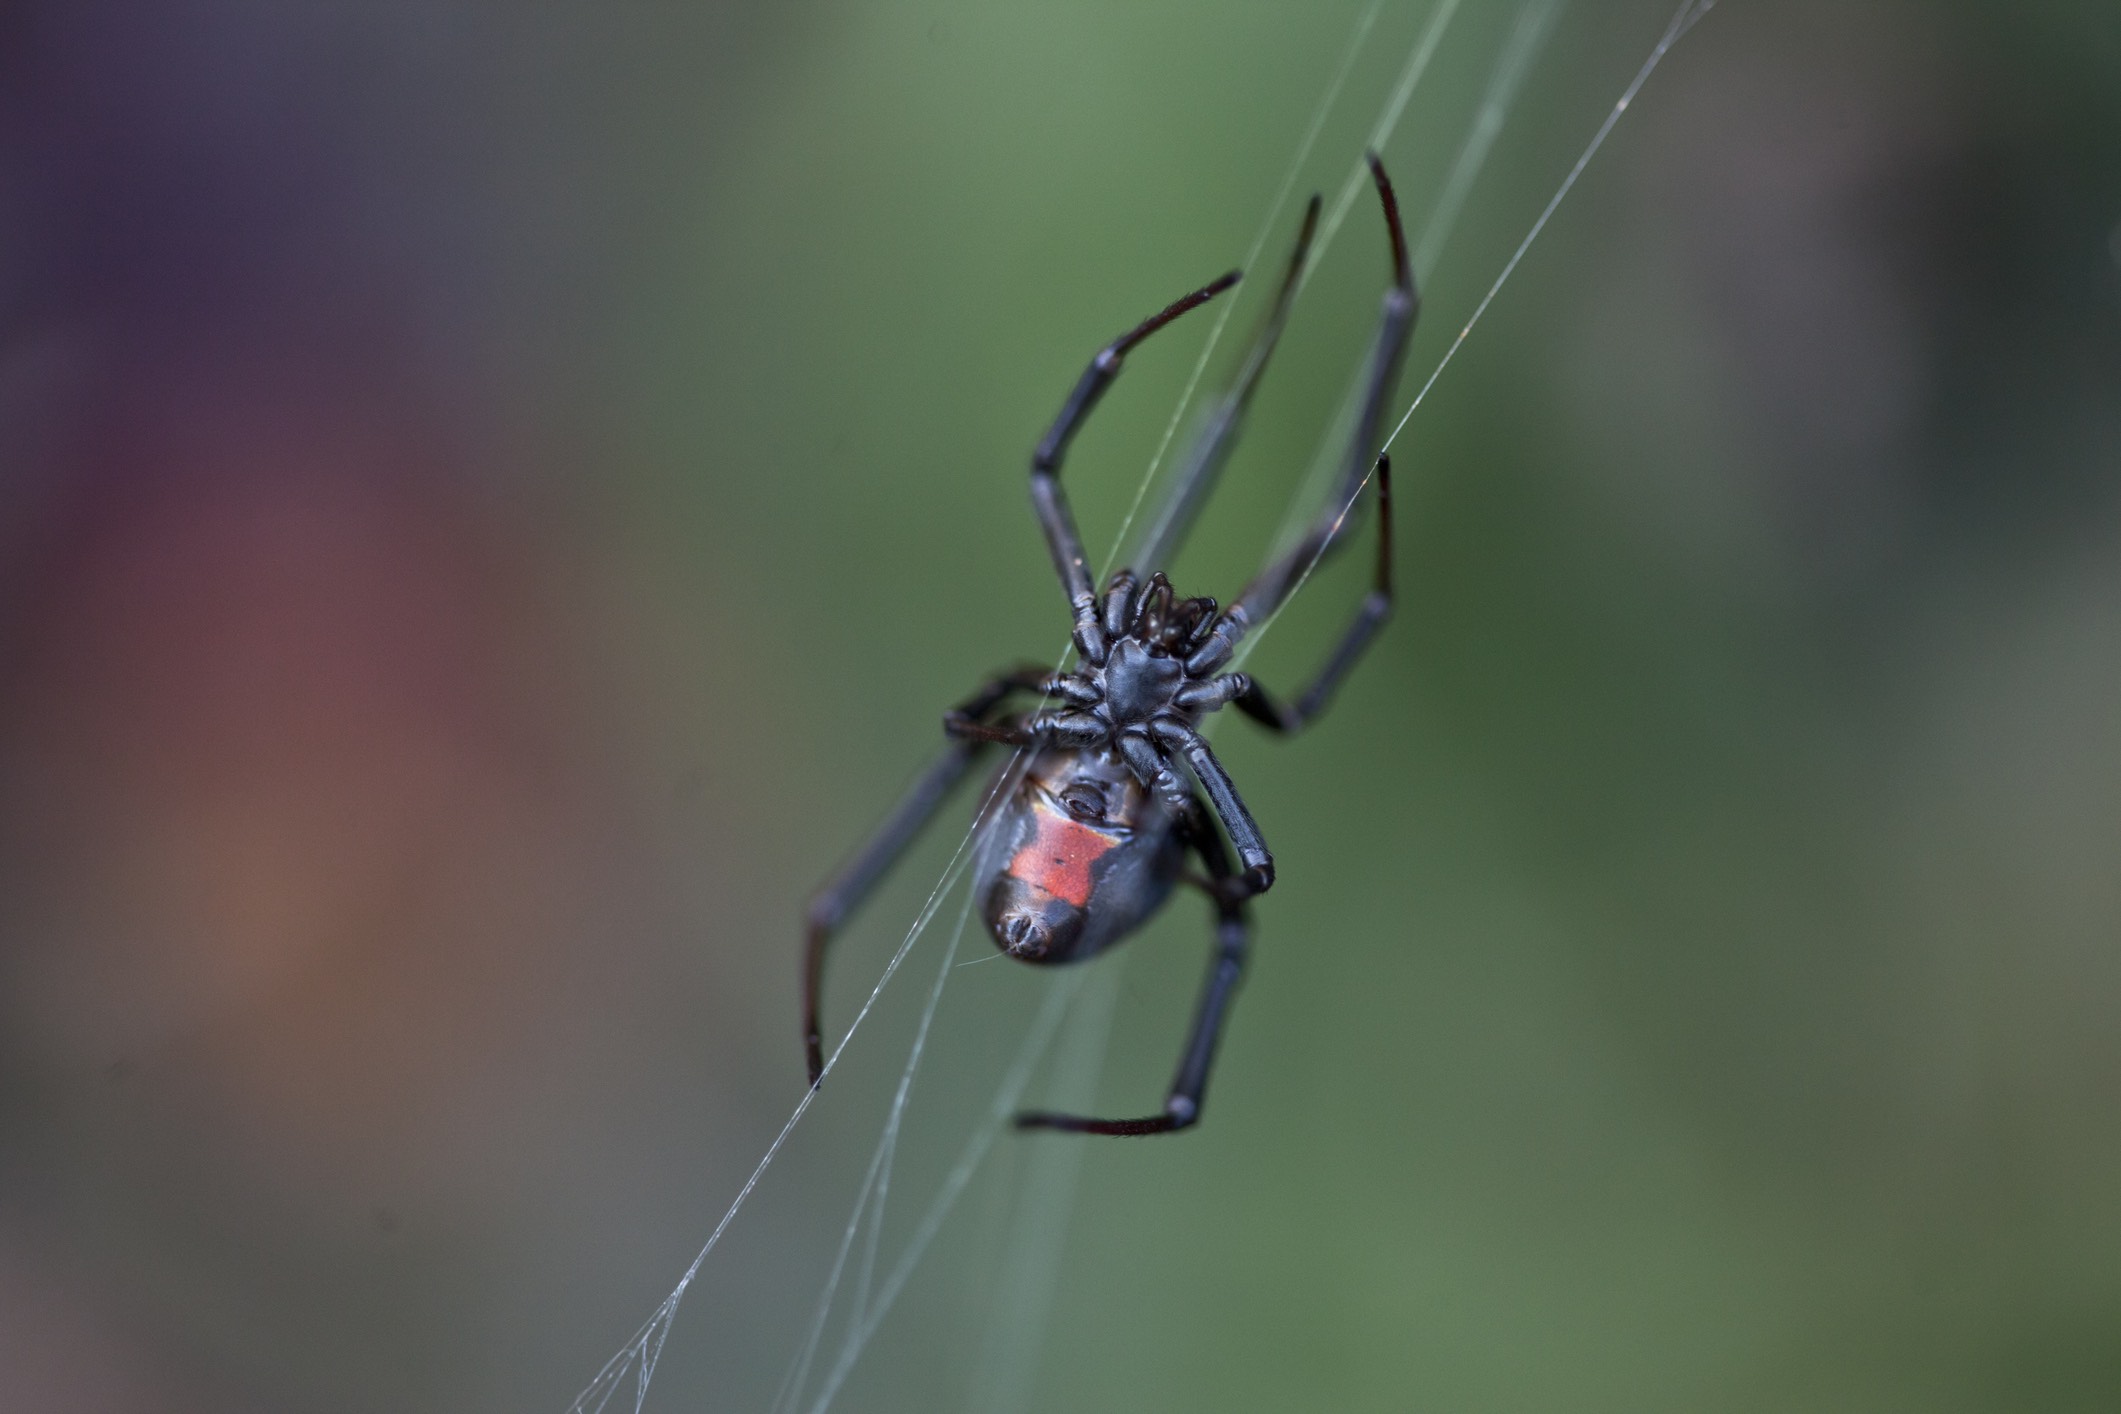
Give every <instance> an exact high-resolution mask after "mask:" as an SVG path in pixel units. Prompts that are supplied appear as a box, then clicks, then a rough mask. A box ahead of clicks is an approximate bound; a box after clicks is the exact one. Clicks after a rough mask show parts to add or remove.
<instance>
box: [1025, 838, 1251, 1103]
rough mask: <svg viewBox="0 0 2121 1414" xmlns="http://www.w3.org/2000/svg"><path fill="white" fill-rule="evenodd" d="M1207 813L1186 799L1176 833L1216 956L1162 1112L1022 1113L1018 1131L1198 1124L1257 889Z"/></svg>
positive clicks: (1239, 975)
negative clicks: (1208, 908) (1189, 855)
mask: <svg viewBox="0 0 2121 1414" xmlns="http://www.w3.org/2000/svg"><path fill="white" fill-rule="evenodd" d="M1207 813H1208V812H1207V811H1206V810H1204V809H1203V808H1202V807H1201V805H1200V802H1199V801H1198V800H1197V799H1195V800H1191V801H1189V803H1188V808H1187V810H1186V812H1185V814H1184V815H1182V816H1181V822H1182V823H1181V824H1180V827H1179V828H1180V831H1181V833H1182V834H1183V836H1184V837H1185V840H1186V843H1187V844H1188V845H1189V846H1191V848H1192V849H1193V851H1194V852H1195V853H1196V854H1198V855H1199V856H1200V861H1201V865H1202V867H1203V868H1205V869H1206V870H1207V874H1208V877H1207V878H1206V879H1205V880H1202V879H1199V878H1194V877H1193V876H1188V878H1189V881H1190V882H1193V883H1196V884H1199V885H1201V886H1202V888H1203V890H1204V891H1205V892H1206V893H1207V895H1208V898H1209V900H1210V902H1212V903H1213V905H1214V907H1215V951H1214V952H1213V953H1212V954H1211V955H1210V956H1209V959H1208V976H1207V979H1206V980H1205V981H1204V982H1203V983H1202V984H1201V989H1200V1001H1199V1003H1198V1004H1197V1005H1196V1006H1195V1007H1194V1010H1193V1025H1192V1028H1191V1029H1190V1030H1189V1031H1188V1032H1187V1033H1186V1046H1185V1050H1184V1051H1182V1052H1181V1053H1180V1055H1179V1060H1178V1072H1177V1074H1175V1075H1174V1076H1172V1078H1171V1089H1170V1091H1169V1092H1168V1094H1167V1095H1166V1096H1165V1099H1164V1111H1163V1113H1162V1114H1155V1115H1144V1116H1142V1117H1141V1118H1140V1119H1089V1118H1086V1117H1084V1116H1082V1115H1064V1114H1054V1113H1051V1112H1050V1111H1046V1110H1027V1111H1024V1112H1023V1113H1020V1114H1018V1115H1017V1117H1016V1127H1017V1128H1018V1129H1057V1130H1061V1131H1063V1132H1064V1133H1069V1134H1118V1135H1144V1134H1171V1133H1175V1132H1176V1131H1178V1130H1181V1129H1190V1128H1192V1127H1193V1126H1194V1125H1195V1124H1197V1123H1199V1122H1200V1111H1201V1105H1202V1103H1203V1102H1204V1100H1205V1099H1206V1096H1207V1090H1208V1074H1209V1072H1210V1071H1211V1070H1212V1069H1213V1068H1214V1066H1215V1048H1216V1044H1217V1043H1218V1042H1220V1041H1221V1040H1222V1034H1223V1026H1224V1024H1225V1023H1226V1022H1227V1021H1228V1020H1229V1018H1230V1002H1231V1000H1232V999H1233V998H1235V997H1236V995H1237V986H1238V983H1239V982H1241V981H1243V980H1244V974H1245V957H1246V954H1247V953H1248V952H1249V951H1250V950H1251V942H1252V919H1251V909H1250V906H1249V901H1250V899H1251V898H1252V896H1253V895H1254V894H1255V893H1257V892H1259V890H1258V889H1257V888H1255V887H1254V886H1253V884H1252V883H1251V882H1250V881H1249V880H1247V879H1245V878H1242V877H1239V876H1238V875H1237V874H1235V873H1234V872H1233V871H1232V870H1231V868H1230V855H1229V852H1228V851H1227V850H1225V849H1224V848H1223V842H1222V840H1221V838H1220V837H1218V836H1217V835H1216V833H1215V826H1214V824H1213V823H1212V822H1211V821H1210V820H1209V819H1208V818H1207Z"/></svg>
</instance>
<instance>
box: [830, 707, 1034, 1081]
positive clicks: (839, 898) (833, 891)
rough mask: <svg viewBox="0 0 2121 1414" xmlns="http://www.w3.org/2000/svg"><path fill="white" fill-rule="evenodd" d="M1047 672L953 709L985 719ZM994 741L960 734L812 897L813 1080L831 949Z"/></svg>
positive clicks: (970, 718) (970, 717)
mask: <svg viewBox="0 0 2121 1414" xmlns="http://www.w3.org/2000/svg"><path fill="white" fill-rule="evenodd" d="M1046 677H1047V672H1046V670H1045V669H1044V668H1040V667H1035V666H1032V667H1022V668H1016V669H1013V670H1011V671H1009V672H1005V673H998V674H996V675H995V676H994V677H993V678H992V679H990V680H989V681H988V682H986V683H985V684H983V685H982V686H981V688H980V690H979V691H978V692H975V693H974V694H973V695H972V696H970V697H968V698H966V699H965V700H964V701H963V702H961V703H959V704H958V706H957V707H956V708H954V709H952V712H951V716H952V717H953V718H955V717H962V718H963V719H964V720H965V721H967V722H975V723H976V722H978V721H980V720H981V719H983V718H985V717H987V716H988V715H989V714H991V713H992V712H993V711H994V709H995V708H997V707H999V706H1000V705H1001V704H1002V703H1003V702H1005V701H1007V700H1008V698H1009V696H1010V695H1011V694H1012V693H1018V692H1036V691H1039V690H1040V689H1041V688H1043V687H1044V686H1045V683H1046ZM987 744H988V740H987V738H985V737H980V736H965V737H958V738H956V739H954V740H952V741H951V743H950V745H949V746H948V747H947V748H945V749H944V751H943V754H942V755H941V756H939V757H937V758H936V759H935V760H934V761H932V762H930V763H929V764H928V766H927V768H926V769H925V770H923V771H922V772H921V774H920V775H919V776H917V777H916V778H915V779H914V782H913V784H912V785H911V786H909V787H907V789H906V793H905V795H903V796H902V797H900V799H899V803H898V804H897V805H896V806H894V807H893V808H892V811H891V813H890V814H889V815H888V816H886V817H885V818H884V823H883V824H881V825H879V826H878V827H877V828H876V832H875V833H874V834H872V835H871V836H870V837H869V839H868V841H867V842H866V843H864V844H863V845H862V847H861V848H860V849H859V850H857V851H855V853H854V856H853V857H852V858H851V859H849V860H848V861H847V862H846V863H845V864H843V865H841V866H840V870H839V872H838V873H837V874H834V875H833V876H832V877H831V878H830V879H829V880H827V881H826V882H825V885H824V887H823V888H820V889H819V890H818V891H817V893H816V894H815V895H813V896H812V897H811V900H810V907H809V909H808V910H807V912H806V914H805V922H806V924H807V934H806V943H805V947H804V950H803V1048H804V1053H805V1055H806V1056H807V1057H808V1059H809V1062H810V1083H811V1084H812V1085H815V1084H817V1082H818V1079H819V1077H821V1076H822V1075H823V1074H824V1073H825V1054H824V1046H823V1042H822V1038H821V1035H820V1027H819V1024H818V1009H819V1001H820V991H821V988H822V985H823V981H824V974H825V948H826V946H827V945H828V944H829V943H830V942H831V941H832V935H833V934H834V933H836V932H838V931H839V928H840V925H841V924H843V923H844V922H846V920H847V915H848V914H850V913H852V912H853V911H854V910H855V908H856V907H857V906H858V905H859V904H860V903H861V902H862V900H863V899H865V898H867V897H868V896H869V893H870V891H871V890H873V889H874V888H875V887H876V885H877V883H878V881H879V880H881V879H882V878H883V877H884V875H885V873H886V872H887V871H889V870H890V868H891V866H892V865H893V864H896V863H897V862H898V859H899V856H900V855H901V854H904V853H905V851H906V847H907V846H908V845H910V844H912V843H913V841H914V838H915V837H916V836H917V835H919V834H920V832H921V827H922V826H924V825H926V824H927V823H928V821H929V820H930V819H932V818H933V817H934V815H935V812H936V811H937V810H938V809H940V808H941V807H942V804H943V802H944V801H945V800H947V799H949V796H950V791H951V788H952V787H954V786H955V785H956V784H957V783H958V782H959V781H961V780H963V779H964V778H965V773H966V772H967V771H969V770H970V769H971V768H972V764H973V762H974V761H975V760H977V759H978V757H979V755H980V754H981V753H982V752H983V751H985V750H986V748H987Z"/></svg>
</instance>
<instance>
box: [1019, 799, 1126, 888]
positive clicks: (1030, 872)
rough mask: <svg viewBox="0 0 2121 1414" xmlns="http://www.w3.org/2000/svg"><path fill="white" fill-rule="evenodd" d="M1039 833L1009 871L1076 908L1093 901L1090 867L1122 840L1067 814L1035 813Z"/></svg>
mask: <svg viewBox="0 0 2121 1414" xmlns="http://www.w3.org/2000/svg"><path fill="white" fill-rule="evenodd" d="M1036 817H1037V820H1038V834H1037V835H1036V836H1034V837H1033V838H1032V840H1031V843H1029V844H1027V845H1025V846H1024V847H1023V848H1022V849H1020V850H1018V851H1017V852H1016V857H1015V858H1014V859H1012V860H1010V861H1009V873H1010V874H1011V875H1012V876H1013V877H1015V878H1018V879H1022V880H1023V881H1024V882H1025V883H1027V884H1036V885H1038V887H1040V888H1042V889H1044V890H1045V891H1046V892H1047V893H1049V894H1052V895H1053V896H1054V897H1055V898H1060V899H1066V900H1067V901H1068V902H1069V903H1072V904H1074V905H1075V906H1076V907H1077V908H1084V907H1087V906H1088V905H1089V902H1090V866H1091V865H1092V864H1094V863H1096V862H1097V861H1098V859H1099V858H1100V857H1102V856H1103V855H1104V853H1105V851H1106V850H1108V849H1111V848H1112V846H1113V845H1115V844H1117V843H1119V841H1117V840H1115V839H1113V838H1112V836H1110V835H1108V834H1106V833H1105V832H1104V831H1102V830H1093V829H1091V828H1090V827H1089V826H1088V825H1084V824H1079V823H1077V822H1076V821H1074V820H1070V819H1068V818H1067V817H1066V816H1064V815H1053V814H1049V813H1048V812H1046V811H1044V810H1040V811H1037V812H1036Z"/></svg>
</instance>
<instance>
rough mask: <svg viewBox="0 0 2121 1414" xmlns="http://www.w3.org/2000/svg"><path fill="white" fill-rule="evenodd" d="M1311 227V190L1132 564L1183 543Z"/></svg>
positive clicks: (1299, 273) (1165, 556)
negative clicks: (1251, 328) (1262, 301)
mask: <svg viewBox="0 0 2121 1414" xmlns="http://www.w3.org/2000/svg"><path fill="white" fill-rule="evenodd" d="M1317 231H1318V197H1317V195H1316V194H1315V193H1314V194H1313V195H1312V197H1311V202H1310V205H1309V206H1307V207H1305V208H1304V221H1303V227H1302V229H1301V230H1299V231H1298V232H1297V235H1296V248H1295V249H1294V250H1292V251H1291V252H1290V253H1289V264H1288V268H1287V269H1286V270H1285V271H1284V272H1283V274H1282V277H1281V286H1280V288H1279V289H1277V290H1276V291H1275V293H1274V304H1273V306H1272V307H1271V308H1270V309H1269V310H1268V311H1267V317H1266V318H1265V319H1264V320H1262V321H1261V322H1260V326H1259V332H1258V333H1257V334H1255V335H1253V336H1252V347H1251V348H1250V349H1248V350H1247V351H1246V353H1245V361H1244V363H1243V364H1241V365H1240V366H1239V367H1238V371H1237V376H1236V377H1235V378H1233V379H1231V380H1230V386H1229V387H1228V388H1227V389H1225V390H1224V392H1223V394H1222V396H1221V397H1220V398H1218V399H1217V400H1216V402H1215V404H1214V406H1213V407H1212V408H1210V409H1209V412H1208V416H1207V419H1206V421H1205V422H1203V423H1202V424H1201V429H1200V433H1199V435H1197V436H1196V437H1195V438H1194V440H1193V445H1192V446H1190V447H1188V448H1187V449H1186V460H1185V462H1184V463H1183V464H1182V465H1181V466H1180V468H1179V471H1178V474H1177V475H1176V476H1175V477H1174V478H1173V479H1172V482H1171V491H1170V493H1169V494H1168V495H1167V496H1166V497H1165V499H1164V504H1163V508H1162V509H1161V510H1160V511H1158V512H1157V516H1156V522H1155V524H1154V525H1153V526H1152V527H1151V528H1150V530H1149V534H1148V536H1147V538H1145V539H1144V540H1143V541H1142V544H1141V548H1140V551H1139V552H1138V553H1137V554H1136V555H1135V556H1134V563H1135V564H1138V565H1141V566H1144V567H1145V568H1149V569H1154V568H1156V567H1157V566H1159V565H1165V564H1168V563H1170V560H1171V557H1172V556H1173V555H1175V554H1177V553H1178V547H1179V545H1180V544H1181V543H1183V542H1184V540H1185V538H1186V532H1187V531H1188V530H1190V529H1191V528H1192V526H1193V521H1194V518H1195V517H1197V516H1198V515H1199V514H1200V508H1201V503H1202V502H1203V501H1205V500H1206V499H1207V498H1208V493H1209V492H1210V491H1212V490H1213V489H1214V488H1215V481H1216V478H1217V477H1218V476H1220V475H1221V473H1222V468H1223V463H1224V462H1225V461H1227V460H1229V457H1230V448H1231V446H1232V444H1233V443H1234V442H1235V441H1236V439H1237V433H1238V429H1239V428H1240V427H1242V426H1243V424H1244V420H1245V411H1246V409H1247V408H1249V407H1250V406H1251V404H1252V394H1253V393H1254V391H1256V390H1257V389H1258V387H1259V380H1260V378H1261V376H1262V375H1263V374H1265V373H1266V371H1267V361H1268V360H1269V359H1271V358H1272V357H1273V356H1274V346H1275V345H1276V344H1277V343H1279V342H1280V341H1281V331H1282V329H1283V328H1284V327H1285V326H1286V325H1287V324H1288V322H1289V310H1290V309H1291V308H1292V307H1293V306H1294V305H1295V303H1296V289H1297V286H1298V285H1299V284H1301V283H1302V281H1303V274H1304V265H1305V262H1306V260H1307V259H1308V258H1309V256H1310V254H1311V238H1312V237H1313V236H1314V235H1316V234H1317Z"/></svg>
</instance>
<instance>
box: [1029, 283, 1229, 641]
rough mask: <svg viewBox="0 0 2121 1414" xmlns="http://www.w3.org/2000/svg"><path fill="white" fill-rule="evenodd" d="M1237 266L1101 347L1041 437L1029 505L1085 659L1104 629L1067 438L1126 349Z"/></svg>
mask: <svg viewBox="0 0 2121 1414" xmlns="http://www.w3.org/2000/svg"><path fill="white" fill-rule="evenodd" d="M1237 280H1238V272H1237V271H1235V270H1233V271H1231V272H1230V273H1229V274H1227V275H1225V276H1223V277H1222V278H1221V279H1219V280H1216V281H1213V282H1212V283H1210V284H1207V285H1203V286H1202V287H1201V288H1199V289H1197V290H1195V291H1194V292H1193V293H1192V294H1190V295H1187V296H1185V297H1184V298H1183V299H1178V300H1174V301H1173V302H1172V303H1170V304H1168V305H1166V306H1164V308H1162V309H1160V310H1158V311H1157V312H1156V313H1155V314H1152V315H1150V316H1149V317H1148V318H1147V319H1145V320H1143V321H1142V322H1141V323H1140V324H1137V325H1136V326H1135V327H1134V328H1132V329H1130V330H1128V331H1127V332H1126V333H1124V334H1122V335H1120V336H1119V337H1118V338H1117V339H1114V340H1113V341H1112V342H1111V343H1109V344H1107V345H1106V346H1105V347H1104V348H1102V349H1100V350H1099V351H1098V354H1097V357H1096V358H1093V359H1091V360H1090V366H1089V367H1088V368H1086V369H1084V370H1083V376H1082V377H1081V378H1079V379H1077V380H1076V383H1075V390H1074V391H1073V392H1071V393H1070V394H1068V401H1067V402H1065V403H1063V404H1061V410H1060V415H1059V416H1058V417H1056V418H1054V419H1053V426H1052V427H1050V428H1048V429H1047V431H1046V435H1045V436H1044V437H1043V438H1042V439H1040V441H1039V444H1038V450H1037V451H1036V452H1033V453H1032V455H1031V506H1032V509H1033V510H1034V511H1035V512H1037V515H1038V524H1039V529H1041V530H1043V531H1044V532H1045V533H1046V548H1047V549H1048V550H1050V551H1051V552H1052V554H1053V568H1054V570H1055V571H1056V572H1058V573H1059V575H1060V581H1061V587H1062V588H1063V589H1065V590H1067V592H1068V608H1069V611H1070V612H1071V613H1072V614H1073V615H1074V616H1075V647H1076V651H1078V652H1079V653H1081V654H1082V655H1083V658H1084V660H1085V661H1086V662H1091V663H1097V664H1102V663H1103V662H1104V661H1105V631H1104V627H1103V626H1102V625H1101V624H1100V623H1099V622H1098V603H1097V592H1096V585H1095V584H1094V583H1093V582H1092V580H1091V578H1090V566H1089V563H1088V561H1087V560H1085V559H1084V557H1083V537H1082V533H1081V532H1080V531H1078V530H1077V529H1076V528H1075V513H1074V512H1073V511H1071V510H1070V509H1069V508H1068V495H1067V493H1066V492H1065V491H1063V490H1061V484H1060V471H1061V463H1062V462H1063V461H1064V460H1065V459H1066V457H1067V455H1068V444H1069V443H1070V442H1071V441H1073V440H1074V439H1075V434H1076V433H1077V432H1078V431H1080V430H1081V428H1082V425H1083V421H1084V419H1086V418H1088V417H1089V416H1090V410H1091V409H1092V408H1094V407H1096V406H1097V403H1098V399H1100V398H1102V397H1104V395H1105V390H1106V389H1107V388H1110V387H1111V386H1112V380H1113V379H1115V378H1117V377H1119V370H1120V368H1121V367H1122V366H1123V365H1124V364H1125V363H1126V360H1127V354H1128V352H1129V351H1130V350H1131V349H1133V348H1134V346H1135V345H1136V344H1139V343H1140V342H1141V341H1142V340H1144V339H1146V338H1148V337H1149V336H1150V335H1151V334H1153V333H1155V332H1156V331H1157V330H1159V329H1161V328H1163V327H1164V326H1165V325H1166V324H1169V323H1170V322H1171V321H1172V320H1174V319H1176V318H1178V316H1179V315H1181V314H1184V313H1185V312H1186V311H1187V310H1189V309H1195V308H1197V307H1199V306H1200V305H1203V304H1206V303H1207V302H1208V301H1209V300H1211V299H1214V298H1215V297H1216V296H1217V295H1219V294H1221V293H1222V292H1223V291H1224V290H1227V289H1229V288H1230V287H1231V286H1232V285H1234V284H1236V283H1237Z"/></svg>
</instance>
